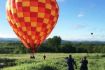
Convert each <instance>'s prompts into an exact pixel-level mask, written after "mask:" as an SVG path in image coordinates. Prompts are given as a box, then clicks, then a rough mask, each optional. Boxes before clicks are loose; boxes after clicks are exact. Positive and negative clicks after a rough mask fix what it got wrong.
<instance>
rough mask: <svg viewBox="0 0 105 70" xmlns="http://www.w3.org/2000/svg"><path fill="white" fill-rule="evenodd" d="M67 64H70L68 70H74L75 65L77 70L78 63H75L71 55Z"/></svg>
mask: <svg viewBox="0 0 105 70" xmlns="http://www.w3.org/2000/svg"><path fill="white" fill-rule="evenodd" d="M67 64H68V70H74V65H75V67H76V69H77V65H76V62H75V61H74V59H73V58H72V56H71V55H69V57H68V58H67Z"/></svg>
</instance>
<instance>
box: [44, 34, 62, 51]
mask: <svg viewBox="0 0 105 70" xmlns="http://www.w3.org/2000/svg"><path fill="white" fill-rule="evenodd" d="M46 44H47V45H48V46H50V47H52V48H53V49H55V51H56V52H57V51H58V50H59V46H60V45H61V38H60V37H59V36H54V37H53V38H49V39H47V41H46Z"/></svg>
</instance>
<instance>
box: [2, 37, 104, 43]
mask: <svg viewBox="0 0 105 70" xmlns="http://www.w3.org/2000/svg"><path fill="white" fill-rule="evenodd" d="M0 42H20V40H19V39H18V38H0ZM45 42H46V41H45ZM68 42H71V43H85V44H88V43H92V44H105V41H69V40H62V42H61V43H62V44H64V43H68Z"/></svg>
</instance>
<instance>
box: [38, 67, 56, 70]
mask: <svg viewBox="0 0 105 70" xmlns="http://www.w3.org/2000/svg"><path fill="white" fill-rule="evenodd" d="M38 70H58V69H57V68H56V67H53V66H43V67H41V68H40V69H38Z"/></svg>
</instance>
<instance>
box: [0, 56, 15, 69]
mask: <svg viewBox="0 0 105 70" xmlns="http://www.w3.org/2000/svg"><path fill="white" fill-rule="evenodd" d="M14 65H16V64H15V59H8V58H0V68H4V67H8V66H14Z"/></svg>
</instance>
